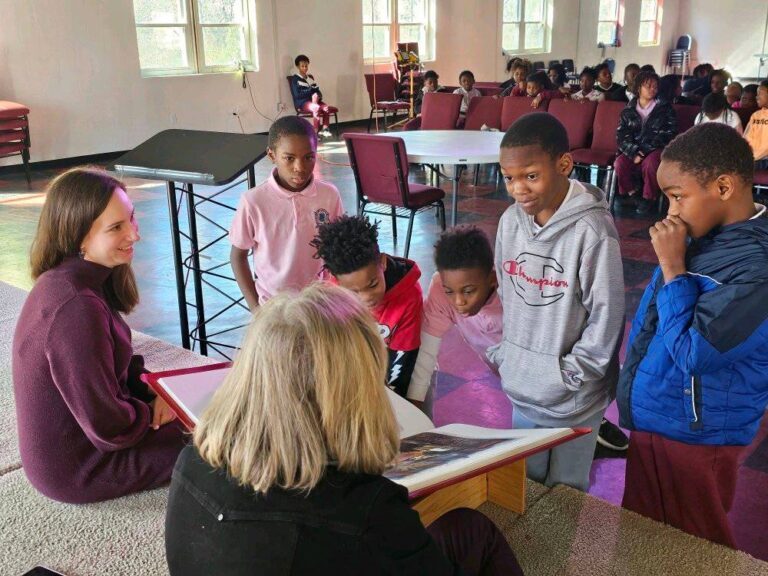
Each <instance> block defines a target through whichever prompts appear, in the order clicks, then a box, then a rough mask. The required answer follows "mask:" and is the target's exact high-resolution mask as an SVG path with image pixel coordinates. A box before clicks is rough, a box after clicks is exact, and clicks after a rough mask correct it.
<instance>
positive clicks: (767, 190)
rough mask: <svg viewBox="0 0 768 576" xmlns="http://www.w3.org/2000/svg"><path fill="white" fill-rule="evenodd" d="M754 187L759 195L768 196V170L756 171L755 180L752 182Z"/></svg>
mask: <svg viewBox="0 0 768 576" xmlns="http://www.w3.org/2000/svg"><path fill="white" fill-rule="evenodd" d="M752 186H753V187H754V189H755V192H756V193H757V194H758V195H760V196H762V195H764V194H768V170H755V179H754V180H753V182H752ZM763 203H765V201H763Z"/></svg>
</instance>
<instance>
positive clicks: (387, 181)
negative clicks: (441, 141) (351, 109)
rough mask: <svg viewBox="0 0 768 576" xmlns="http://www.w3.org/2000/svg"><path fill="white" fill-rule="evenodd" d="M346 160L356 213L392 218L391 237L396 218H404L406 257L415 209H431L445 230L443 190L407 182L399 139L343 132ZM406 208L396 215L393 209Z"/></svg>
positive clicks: (395, 234)
mask: <svg viewBox="0 0 768 576" xmlns="http://www.w3.org/2000/svg"><path fill="white" fill-rule="evenodd" d="M344 141H345V142H346V144H347V150H348V152H349V161H350V164H351V165H352V172H353V173H354V175H355V183H356V184H357V213H358V214H364V213H366V212H367V213H369V214H378V215H381V216H391V217H392V236H393V238H394V239H395V240H397V218H406V217H407V218H408V233H407V234H406V237H405V252H404V254H403V256H405V257H406V258H407V257H408V251H409V250H410V246H411V233H412V232H413V219H414V217H415V216H416V213H417V212H420V211H422V210H427V209H432V208H435V209H436V210H437V216H438V217H439V218H440V225H441V227H442V229H443V230H445V206H444V205H443V198H445V192H444V191H443V190H441V189H440V188H434V187H432V186H426V185H424V184H413V183H410V182H408V154H407V153H406V151H405V142H403V139H402V138H390V137H389V136H377V135H374V134H353V133H348V134H344ZM368 204H384V205H387V206H389V207H390V210H389V212H377V211H375V210H370V209H369V208H368ZM398 208H400V209H402V210H403V211H404V210H407V211H408V213H409V214H408V216H404V215H400V214H398V213H397V209H398Z"/></svg>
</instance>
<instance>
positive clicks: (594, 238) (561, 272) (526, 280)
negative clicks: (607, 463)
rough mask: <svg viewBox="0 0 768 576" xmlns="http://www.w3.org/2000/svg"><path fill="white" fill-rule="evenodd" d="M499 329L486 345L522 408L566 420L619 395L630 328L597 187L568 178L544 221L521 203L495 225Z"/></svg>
mask: <svg viewBox="0 0 768 576" xmlns="http://www.w3.org/2000/svg"><path fill="white" fill-rule="evenodd" d="M495 258H496V274H497V276H498V280H499V295H500V297H501V303H502V306H503V308H504V327H503V334H504V336H503V339H502V341H501V343H500V344H499V345H498V346H494V347H492V348H490V349H489V350H488V357H489V359H491V360H492V361H493V362H495V363H496V364H497V365H498V366H499V373H500V374H501V381H502V386H503V387H504V391H505V392H506V393H507V396H508V397H509V399H510V400H511V401H512V403H513V404H514V407H515V409H516V410H520V411H521V414H522V415H523V416H525V417H526V418H528V419H529V420H531V421H533V422H535V423H537V424H539V425H541V426H554V427H559V426H569V425H570V423H578V422H579V421H583V420H585V419H586V418H589V417H590V416H593V415H594V414H596V413H597V412H598V411H600V410H603V409H604V408H605V407H606V406H607V405H608V404H609V403H610V401H611V399H612V398H613V397H614V395H615V389H616V381H617V379H618V373H619V361H618V351H619V347H620V345H621V338H622V335H623V332H624V278H623V271H622V264H621V253H620V250H619V236H618V233H617V232H616V227H615V225H614V223H613V217H612V216H611V213H610V211H609V210H608V204H607V203H606V201H605V197H604V194H603V192H602V190H600V189H599V188H595V187H594V186H591V185H589V184H582V183H581V182H578V181H576V180H571V188H570V190H569V194H568V196H567V197H566V200H565V201H564V202H563V204H562V205H561V206H560V208H559V209H558V210H557V212H555V214H554V215H553V216H552V218H551V219H550V220H549V221H548V222H547V223H546V224H545V225H544V226H543V227H542V228H540V229H538V230H537V227H535V226H534V222H533V218H532V217H531V216H528V215H527V214H526V213H525V212H523V210H522V208H520V207H519V206H517V205H512V206H510V207H509V208H507V210H506V211H505V212H504V214H503V215H502V217H501V221H500V222H499V228H498V232H497V235H496V254H495Z"/></svg>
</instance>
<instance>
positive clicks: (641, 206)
mask: <svg viewBox="0 0 768 576" xmlns="http://www.w3.org/2000/svg"><path fill="white" fill-rule="evenodd" d="M652 210H653V200H646V199H645V198H641V199H640V200H638V201H637V210H635V212H636V213H637V214H640V215H641V216H648V214H650V213H651V211H652Z"/></svg>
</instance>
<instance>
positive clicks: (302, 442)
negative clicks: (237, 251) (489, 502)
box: [165, 283, 522, 576]
mask: <svg viewBox="0 0 768 576" xmlns="http://www.w3.org/2000/svg"><path fill="white" fill-rule="evenodd" d="M386 365H387V352H386V348H385V347H384V342H383V341H382V339H381V337H380V336H379V330H378V328H377V326H376V323H375V322H374V320H373V318H372V317H371V315H370V313H369V312H368V310H367V309H366V307H365V305H364V304H363V303H362V302H361V301H360V300H359V299H358V298H357V297H356V296H355V295H354V294H352V293H351V292H349V291H347V290H345V289H343V288H340V287H337V286H333V285H331V284H328V283H320V284H314V285H312V286H310V287H308V288H305V289H304V290H303V291H302V292H300V293H299V294H295V293H294V294H291V293H282V294H279V295H278V296H276V297H274V298H272V299H271V300H269V301H268V302H267V303H266V304H264V305H263V306H261V307H260V308H259V309H258V310H257V311H256V313H255V314H254V318H253V320H252V321H251V324H250V326H249V327H248V330H247V332H246V335H245V337H244V339H243V342H242V347H241V350H240V353H239V354H238V355H237V356H236V358H235V362H234V365H233V366H232V370H231V371H230V373H229V374H228V375H227V377H226V379H225V380H224V382H223V383H222V385H221V387H220V388H219V390H218V391H217V392H216V394H215V395H214V396H213V399H212V400H211V403H210V405H209V406H208V408H207V410H206V411H205V413H204V414H203V416H202V418H201V420H200V422H199V424H198V425H197V427H196V428H195V433H194V446H192V445H190V446H189V447H187V448H185V449H184V450H183V451H182V453H181V455H180V456H179V460H178V462H177V464H176V468H175V469H174V472H173V480H172V482H171V490H170V494H169V498H168V510H167V516H166V524H165V527H166V530H165V546H166V554H167V559H168V567H169V569H170V573H171V575H181V574H183V575H184V576H197V575H208V574H227V575H228V576H240V575H246V574H247V575H249V576H250V575H251V574H262V575H272V574H370V573H375V574H393V575H394V574H446V575H447V574H459V573H462V574H505V575H507V574H511V575H520V574H522V571H521V569H520V567H519V565H518V564H517V561H516V559H515V556H514V554H513V553H512V550H511V549H510V548H509V545H508V544H507V542H506V540H505V539H504V536H503V535H502V534H501V532H499V530H498V529H497V528H496V527H495V526H494V524H493V523H492V522H491V521H490V520H488V519H487V518H486V517H485V516H483V515H482V514H481V513H479V512H476V511H474V510H468V509H456V510H453V511H451V512H448V513H447V514H445V515H443V516H442V517H440V518H438V519H437V520H436V521H435V522H433V523H432V524H431V525H430V526H429V527H428V528H427V529H425V528H424V526H423V525H422V524H421V521H420V519H419V515H418V513H417V512H416V511H414V510H413V509H412V508H411V507H410V505H409V502H408V492H407V490H406V489H405V488H404V487H402V486H400V485H398V484H395V483H394V482H392V481H390V480H388V479H387V478H384V477H383V476H382V472H384V471H385V470H386V469H387V468H388V467H389V466H390V464H391V463H392V462H393V461H394V460H395V458H396V457H397V454H398V448H399V437H398V436H399V434H398V423H397V420H396V419H395V415H394V413H393V411H392V406H391V404H390V402H389V398H388V397H387V392H386V387H385V386H384V385H383V384H382V382H383V380H384V372H385V367H386Z"/></svg>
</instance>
